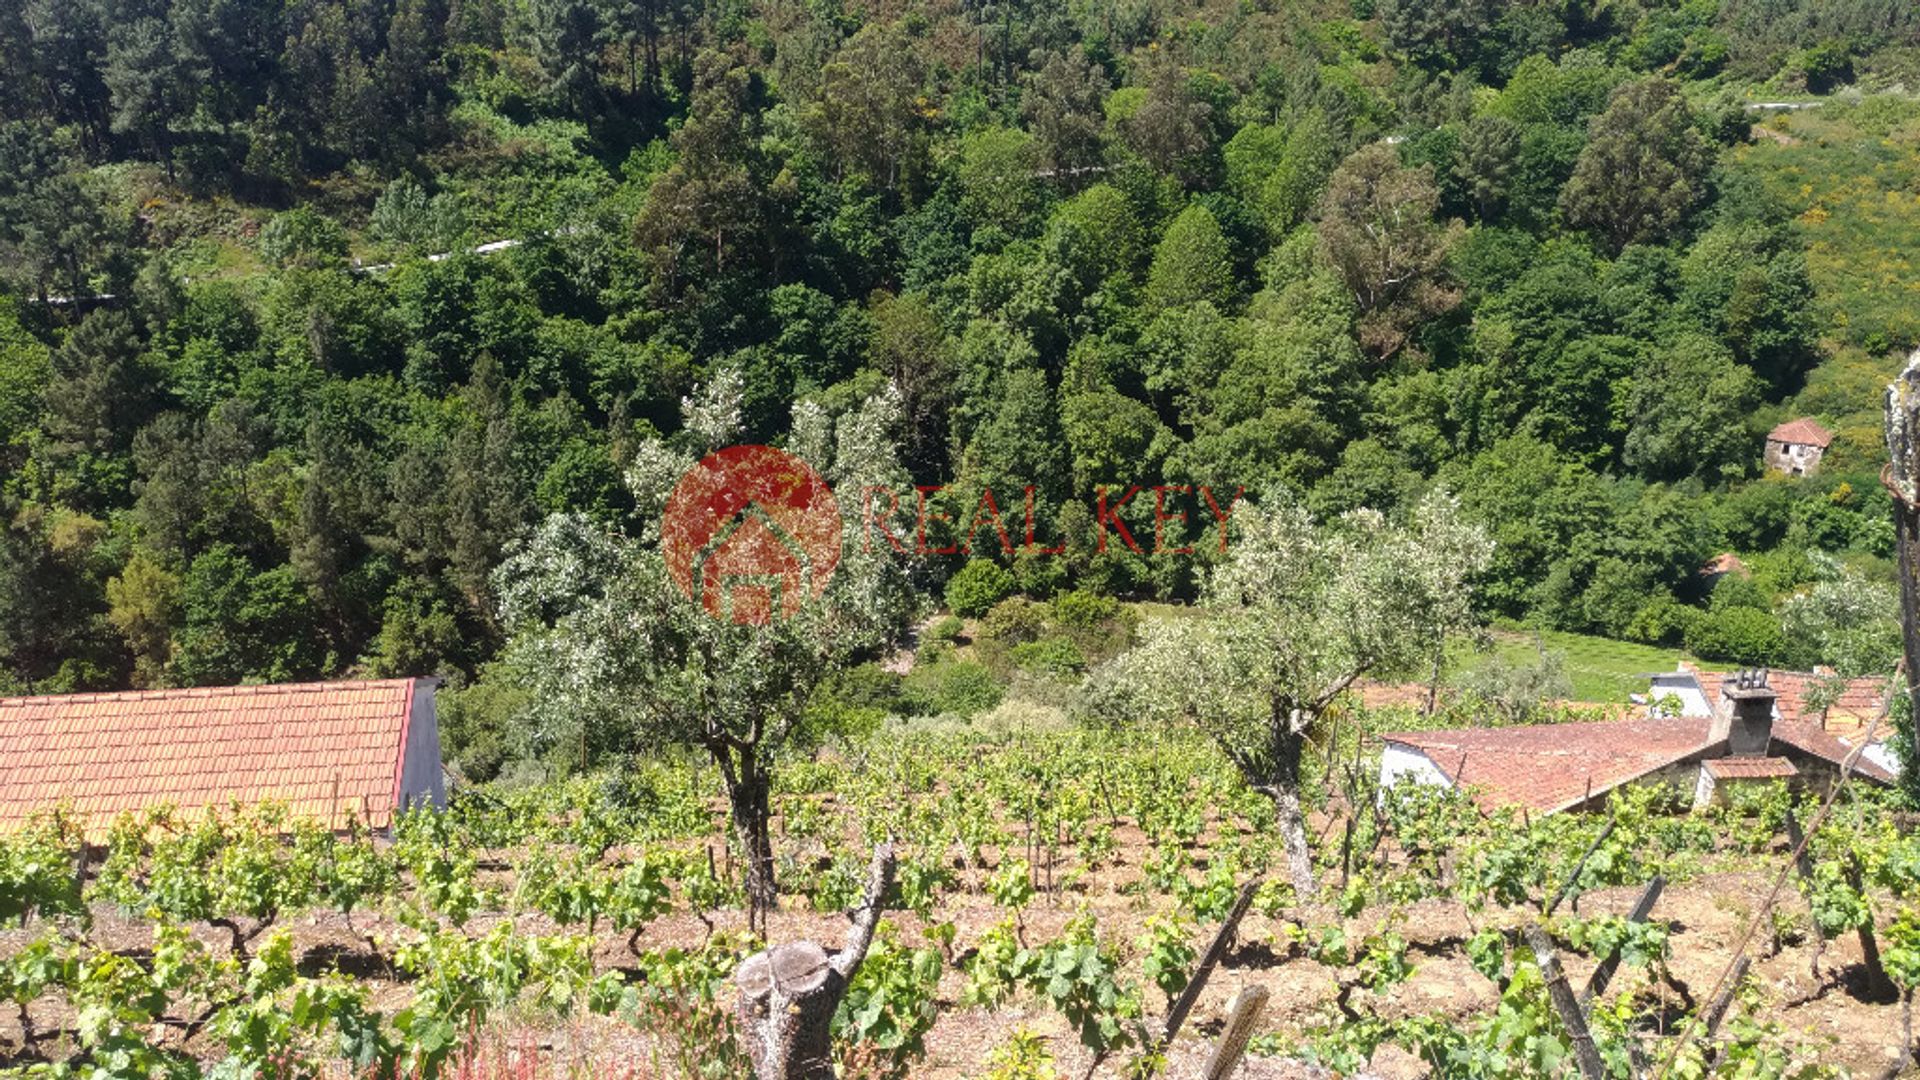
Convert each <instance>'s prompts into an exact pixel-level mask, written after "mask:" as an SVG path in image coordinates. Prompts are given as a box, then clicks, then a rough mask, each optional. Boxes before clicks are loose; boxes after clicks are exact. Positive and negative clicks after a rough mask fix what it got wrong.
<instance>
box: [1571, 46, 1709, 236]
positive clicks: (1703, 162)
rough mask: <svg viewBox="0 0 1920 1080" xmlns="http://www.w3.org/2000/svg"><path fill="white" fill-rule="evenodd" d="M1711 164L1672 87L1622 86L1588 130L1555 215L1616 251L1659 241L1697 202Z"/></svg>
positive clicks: (1668, 83) (1651, 83) (1663, 82)
mask: <svg viewBox="0 0 1920 1080" xmlns="http://www.w3.org/2000/svg"><path fill="white" fill-rule="evenodd" d="M1711 164H1712V154H1711V153H1710V151H1709V149H1708V146H1707V141H1706V139H1705V138H1704V137H1703V136H1702V135H1701V134H1700V131H1699V129H1698V127H1697V126H1696V125H1695V123H1694V118H1693V110H1692V109H1690V108H1688V106H1687V99H1686V97H1685V96H1684V95H1682V94H1681V92H1680V85H1679V84H1678V83H1676V82H1673V81H1672V80H1670V79H1660V78H1653V79H1642V80H1640V81H1638V82H1631V83H1627V84H1625V85H1623V86H1621V87H1619V88H1617V89H1615V90H1614V92H1613V96H1612V97H1611V98H1610V99H1609V100H1608V102H1607V110H1606V111H1605V112H1603V113H1601V114H1600V115H1599V116H1596V117H1594V119H1593V122H1592V123H1591V124H1590V125H1589V126H1588V128H1587V146H1586V149H1584V150H1582V151H1580V158H1579V160H1578V161H1577V162H1575V163H1574V167H1573V176H1572V178H1571V179H1569V180H1568V181H1567V186H1566V188H1565V189H1564V190H1562V191H1561V193H1560V209H1561V211H1562V212H1563V213H1565V214H1566V216H1567V220H1568V221H1569V222H1571V223H1573V224H1574V225H1577V226H1580V227H1582V228H1586V229H1590V230H1592V231H1593V232H1595V233H1597V234H1599V235H1600V236H1601V237H1602V238H1603V239H1604V240H1605V241H1606V242H1607V244H1608V245H1609V246H1610V247H1611V248H1612V250H1614V251H1616V252H1617V251H1619V250H1620V249H1621V248H1624V247H1626V246H1627V245H1628V244H1631V243H1634V242H1635V241H1641V240H1651V241H1658V240H1661V239H1664V238H1665V237H1667V236H1669V235H1671V234H1672V233H1673V231H1674V230H1675V229H1676V228H1678V227H1679V225H1680V223H1681V221H1682V220H1683V219H1684V218H1685V217H1686V214H1687V211H1689V210H1691V209H1692V208H1693V206H1694V204H1695V203H1697V202H1698V201H1699V200H1700V197H1701V195H1702V194H1703V192H1704V190H1705V189H1704V184H1705V182H1706V174H1707V168H1708V166H1709V165H1711Z"/></svg>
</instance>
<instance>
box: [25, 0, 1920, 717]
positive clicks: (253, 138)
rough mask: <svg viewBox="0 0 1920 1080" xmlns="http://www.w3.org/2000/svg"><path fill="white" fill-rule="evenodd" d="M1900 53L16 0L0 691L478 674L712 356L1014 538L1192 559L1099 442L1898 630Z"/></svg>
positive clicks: (1790, 21)
mask: <svg viewBox="0 0 1920 1080" xmlns="http://www.w3.org/2000/svg"><path fill="white" fill-rule="evenodd" d="M1916 84H1920V9H1915V8H1914V7H1913V6H1912V5H1911V4H1907V3H1903V2H1901V0H1879V2H1873V3H1857V2H1844V0H1719V2H1717V3H1716V2H1714V0H1685V2H1682V3H1678V4H1672V3H1663V2H1656V0H1648V2H1646V3H1635V2H1632V0H1566V2H1561V0H1541V2H1536V3H1518V2H1509V0H1467V2H1460V0H1352V2H1351V3H1338V2H1331V0H1258V2H1247V3H1239V4H1226V3H1208V4H1191V3H1184V2H1180V0H1161V2H1153V0H1103V2H1101V3H1088V2H1074V3H1069V4H1066V5H1052V4H1022V3H1008V2H995V3H989V4H958V3H949V2H945V0H898V2H888V3H871V4H858V3H851V2H848V3H841V2H838V0H812V2H810V3H807V4H799V3H785V2H760V3H747V2H727V3H721V2H706V0H372V2H344V0H11V2H7V3H3V4H0V85H3V86H4V88H5V92H4V93H0V119H4V122H5V126H4V128H0V289H4V294H3V295H0V526H3V530H4V531H0V688H4V689H6V690H9V691H32V692H51V691H60V690H69V689H81V688H104V687H122V686H129V685H131V686H156V685H177V684H198V683H228V682H235V681H241V680H290V679H305V678H313V677H320V676H332V675H340V674H346V673H351V674H368V675H385V674H401V673H406V674H424V673H432V672H439V673H443V674H445V675H448V676H449V677H451V678H452V679H454V680H455V682H456V684H465V683H467V682H470V681H471V680H473V679H474V678H475V677H477V676H480V675H481V673H483V672H484V671H485V670H486V669H485V665H486V664H487V663H488V661H489V660H490V659H491V658H492V657H493V656H494V655H495V654H496V653H497V652H498V650H499V649H500V647H501V646H502V645H503V643H504V642H505V640H506V638H507V636H508V628H507V627H505V626H504V625H503V623H502V617H501V614H500V609H499V606H498V602H497V601H498V597H497V596H496V588H497V585H498V581H497V579H496V577H495V573H494V572H495V570H496V569H497V568H498V567H499V565H500V564H501V562H502V560H503V559H504V558H506V557H507V556H508V554H509V553H510V552H512V551H513V550H514V548H515V544H516V542H518V541H519V540H520V539H521V538H523V537H525V536H526V535H528V534H529V533H530V532H531V531H532V529H533V528H534V527H535V526H536V525H537V524H538V523H539V522H540V521H541V520H542V519H543V518H544V517H546V516H547V515H549V514H552V513H555V512H572V513H578V514H584V515H588V516H589V517H591V518H593V519H596V520H598V521H600V522H602V523H604V524H606V525H609V526H616V527H620V528H623V529H626V530H629V531H631V532H634V533H636V534H638V533H640V532H642V531H644V529H645V527H646V524H647V522H646V521H644V520H642V519H643V518H645V517H646V516H647V515H648V514H649V513H651V509H650V508H641V507H637V506H636V504H635V501H634V497H633V495H632V493H631V489H630V487H629V485H628V484H627V483H626V482H625V480H624V478H625V476H626V474H627V472H628V471H629V469H630V467H631V466H632V465H633V464H634V461H635V458H636V455H638V454H641V453H642V448H643V447H646V446H648V445H651V444H652V442H653V441H654V440H658V439H664V440H665V442H666V444H667V445H668V446H669V447H675V448H682V447H688V446H692V445H694V443H693V442H692V441H691V440H690V436H689V435H688V434H686V433H685V432H684V431H683V430H682V428H683V423H684V420H683V410H682V401H683V398H687V397H689V396H693V395H699V394H701V393H709V392H710V391H708V390H703V389H702V388H705V387H711V386H713V385H714V384H716V383H721V384H724V385H732V380H733V379H734V378H735V377H737V379H738V386H739V400H740V411H741V419H742V423H743V426H744V433H743V434H744V437H745V438H746V439H748V440H750V441H764V442H774V443H781V442H784V441H785V440H786V439H787V436H788V433H789V427H790V425H791V424H792V422H793V416H794V412H793V406H794V404H795V403H796V402H801V403H811V405H810V408H817V410H818V414H820V415H824V416H825V417H827V418H833V417H837V416H840V415H842V414H845V413H848V412H849V411H850V410H853V409H855V408H856V407H857V406H858V405H859V404H860V403H861V402H863V401H865V400H867V399H868V398H869V397H870V396H872V395H873V394H874V393H875V392H876V391H877V390H879V389H880V388H881V387H882V386H884V385H886V384H888V383H891V385H892V386H893V387H894V388H895V389H896V390H897V393H898V396H899V416H900V419H899V423H898V424H897V429H896V430H894V431H892V432H891V433H890V435H891V437H892V439H893V441H894V442H895V443H896V445H897V447H898V451H899V454H900V457H901V459H902V461H904V463H905V464H906V466H907V468H908V469H909V470H910V472H911V473H912V477H913V479H914V481H915V482H917V483H920V484H942V485H951V486H952V487H953V488H954V489H955V490H956V491H957V492H960V493H973V492H977V491H978V490H980V488H982V487H991V488H993V489H994V490H995V491H996V492H997V493H999V495H1000V500H1001V505H1002V506H1003V507H1006V506H1008V504H1009V503H1010V502H1011V503H1013V504H1014V505H1016V506H1017V504H1018V501H1019V498H1020V493H1021V492H1022V491H1023V489H1024V488H1025V487H1026V486H1027V485H1032V486H1033V487H1034V489H1035V495H1034V500H1035V507H1036V517H1037V519H1038V520H1039V521H1040V523H1041V525H1040V536H1041V539H1042V540H1043V541H1046V540H1049V539H1052V538H1058V537H1064V538H1066V540H1067V541H1068V544H1069V550H1068V552H1067V554H1066V555H1065V556H1064V557H1061V558H1022V559H1017V560H1012V561H1011V562H1010V564H1009V569H1010V571H1011V573H1012V582H1011V584H1012V585H1013V586H1014V587H1017V588H1019V589H1021V590H1024V591H1026V592H1027V593H1029V594H1030V595H1033V596H1036V597H1045V596H1049V595H1053V594H1055V593H1057V592H1060V591H1062V590H1068V589H1082V590H1087V591H1090V592H1093V593H1100V594H1107V595H1111V596H1117V597H1123V598H1134V599H1174V600H1177V599H1182V598H1185V597H1187V596H1189V595H1190V594H1191V591H1192V589H1193V587H1194V583H1195V574H1196V571H1197V569H1198V568H1199V567H1201V566H1203V565H1204V563H1205V561H1206V553H1207V552H1208V551H1209V550H1210V549H1209V546H1208V545H1207V544H1205V543H1201V544H1199V545H1198V548H1199V554H1198V555H1197V556H1196V557H1194V558H1186V557H1175V556H1171V555H1160V556H1156V555H1153V554H1152V553H1151V551H1150V550H1149V551H1148V552H1147V553H1144V554H1135V553H1133V552H1132V551H1129V550H1126V549H1125V548H1124V547H1122V546H1119V545H1110V546H1109V547H1108V548H1107V550H1106V551H1104V552H1101V551H1097V550H1095V548H1094V545H1093V542H1092V535H1091V533H1090V531H1089V530H1090V525H1091V515H1092V513H1093V511H1092V509H1091V508H1092V507H1093V505H1094V499H1095V493H1096V490H1097V489H1098V488H1099V487H1100V486H1101V485H1110V486H1111V485H1119V486H1120V487H1122V488H1124V487H1127V486H1131V485H1136V484H1140V485H1153V484H1169V485H1193V486H1197V485H1202V484H1205V485H1210V486H1211V488H1212V489H1213V490H1217V491H1227V492H1231V491H1233V490H1235V489H1236V488H1239V487H1244V488H1245V489H1246V490H1247V491H1248V492H1249V493H1253V494H1256V495H1257V494H1258V493H1262V492H1267V491H1272V490H1276V489H1277V488H1280V487H1285V488H1288V489H1291V490H1292V491H1293V492H1294V493H1296V494H1297V495H1298V496H1299V497H1300V498H1302V499H1303V500H1304V501H1305V503H1306V505H1307V506H1308V507H1309V508H1310V509H1312V510H1313V511H1314V512H1315V513H1317V514H1322V515H1326V514H1333V513H1337V512H1339V511H1343V510H1347V509H1351V508H1354V507H1359V506H1370V507H1374V508H1377V509H1381V510H1384V511H1388V512H1392V511H1394V510H1396V509H1397V508H1400V507H1403V506H1406V505H1409V504H1410V502H1411V500H1413V499H1414V498H1416V497H1417V496H1419V495H1421V494H1422V493H1424V492H1425V491H1427V490H1428V489H1430V488H1433V487H1435V486H1440V485H1444V486H1446V487H1447V488H1449V489H1451V490H1452V491H1454V492H1455V493H1457V494H1458V495H1459V497H1460V499H1461V501H1462V505H1463V507H1464V508H1465V511H1466V513H1467V514H1468V516H1470V517H1471V518H1473V519H1475V520H1477V521H1479V522H1481V523H1483V524H1485V525H1486V526H1487V527H1488V528H1489V529H1490V530H1491V532H1492V533H1493V535H1494V536H1495V538H1496V539H1497V541H1498V544H1499V546H1498V549H1497V552H1496V554H1495V556H1494V563H1493V566H1492V569H1491V570H1490V571H1489V572H1488V574H1487V575H1486V577H1485V580H1484V581H1483V583H1482V586H1481V590H1480V596H1481V600H1482V603H1483V604H1484V606H1485V609H1486V611H1485V614H1487V615H1490V616H1501V617H1508V618H1513V619H1524V620H1531V621H1532V622H1534V623H1536V624H1538V625H1541V626H1545V627H1552V628H1556V629H1563V630H1573V631H1581V632H1588V633H1598V634H1604V635H1608V636H1613V637H1623V638H1629V639H1635V640H1640V641H1647V642H1657V643H1663V644H1685V645H1686V646H1687V647H1688V648H1690V649H1692V650H1693V651H1695V652H1697V653H1700V654H1702V655H1708V656H1714V657H1718V658H1721V659H1726V660H1730V661H1745V662H1774V663H1792V664H1796V665H1810V664H1813V663H1817V662H1825V663H1835V664H1838V665H1840V666H1842V667H1845V668H1851V669H1854V670H1861V671H1866V670H1882V669H1884V666H1885V665H1886V664H1887V663H1889V662H1890V660H1891V658H1892V657H1893V656H1894V655H1896V654H1897V651H1898V649H1897V640H1896V639H1894V638H1893V637H1892V636H1890V633H1889V632H1888V630H1887V624H1886V620H1887V618H1888V616H1889V615H1890V613H1891V612H1892V610H1893V601H1892V595H1893V594H1892V592H1891V589H1890V588H1889V587H1888V586H1887V585H1886V584H1885V583H1886V582H1887V581H1890V580H1891V575H1890V572H1889V571H1888V569H1887V565H1886V557H1887V555H1888V553H1889V551H1890V547H1891V525H1890V520H1889V516H1888V511H1887V505H1886V497H1885V495H1884V493H1883V491H1882V490H1881V488H1880V486H1879V483H1878V479H1877V472H1878V464H1879V461H1880V460H1881V458H1880V456H1879V455H1880V453H1881V451H1880V449H1879V447H1878V446H1877V444H1876V440H1877V438H1878V429H1877V427H1876V424H1875V420H1874V417H1875V415H1876V410H1877V408H1878V398H1877V395H1878V388H1879V386H1880V385H1881V384H1882V383H1883V382H1884V380H1885V377H1886V376H1887V375H1889V374H1891V372H1892V371H1893V370H1894V369H1895V367H1896V365H1897V362H1898V358H1899V356H1900V354H1901V353H1903V352H1904V350H1905V349H1906V348H1909V347H1911V346H1912V345H1914V344H1915V340H1916V337H1920V317H1916V315H1915V314H1914V313H1915V311H1916V310H1920V309H1917V308H1916V307H1915V304H1914V301H1915V300H1916V295H1915V292H1914V289H1915V285H1914V282H1915V280H1916V277H1915V274H1914V271H1913V267H1912V265H1911V262H1910V260H1911V258H1912V252H1913V246H1912V245H1911V244H1908V243H1905V242H1903V241H1902V240H1901V239H1900V238H1901V237H1906V238H1913V237H1916V236H1920V193H1917V192H1916V188H1915V184H1916V178H1917V177H1920V103H1916V101H1915V100H1914V98H1913V97H1912V96H1911V94H1910V93H1908V92H1907V91H1906V90H1904V89H1902V87H1903V86H1906V87H1911V86H1913V85H1916ZM1782 99H1786V100H1809V99H1811V100H1818V101H1819V102H1820V107H1819V108H1817V109H1809V110H1805V111H1803V112H1795V113H1792V114H1790V115H1789V114H1784V113H1780V112H1777V111H1775V110H1769V109H1754V108H1750V106H1752V105H1754V104H1757V103H1766V102H1775V101H1779V100H1782ZM500 240H513V241H518V243H517V244H514V245H501V246H497V247H496V248H493V249H489V250H487V251H484V252H479V253H474V252H469V251H468V249H470V248H473V247H475V246H477V245H482V244H489V243H491V242H494V241H500ZM436 253H453V254H450V255H448V256H447V257H444V258H440V257H435V258H432V259H429V258H427V257H426V256H428V255H429V254H436ZM1799 416H1812V417H1815V418H1817V419H1819V420H1821V421H1822V422H1823V423H1825V424H1826V425H1827V426H1828V427H1830V428H1832V429H1833V430H1834V431H1835V432H1836V434H1837V439H1836V441H1835V443H1834V445H1833V446H1832V447H1831V448H1830V449H1829V451H1828V453H1827V460H1826V463H1825V466H1824V468H1823V469H1822V471H1821V472H1820V474H1819V475H1818V476H1816V477H1812V478H1806V479H1787V478H1783V477H1778V476H1775V477H1767V476H1763V475H1762V467H1761V457H1760V451H1761V439H1762V437H1763V435H1764V433H1765V432H1766V431H1767V430H1768V429H1770V428H1771V427H1773V426H1774V425H1775V424H1776V423H1778V422H1780V421H1782V420H1785V419H1791V418H1795V417H1799ZM1150 500H1151V493H1149V497H1148V498H1145V499H1139V500H1136V501H1135V502H1134V503H1132V504H1130V508H1129V513H1131V514H1133V515H1135V516H1134V519H1133V520H1134V521H1135V522H1136V523H1137V525H1136V531H1137V532H1139V533H1142V534H1150V533H1151V532H1152V530H1153V528H1154V521H1153V517H1152V504H1151V501H1150ZM953 501H954V504H955V505H954V507H953V510H954V513H955V516H956V517H958V516H960V515H961V514H963V513H964V512H965V510H966V509H967V507H969V506H971V505H973V503H972V501H971V500H970V498H967V497H963V496H961V495H956V496H955V497H954V499H953ZM1208 525H1209V522H1208V520H1207V519H1206V517H1205V516H1204V515H1198V516H1196V517H1195V518H1194V520H1193V522H1192V529H1193V531H1194V532H1195V533H1196V534H1197V533H1199V532H1201V531H1203V530H1204V529H1205V528H1206V527H1207V526H1208ZM1725 551H1731V552H1735V553H1737V554H1738V555H1739V556H1740V557H1741V559H1742V560H1743V561H1744V562H1745V564H1746V566H1747V567H1748V568H1749V569H1750V571H1751V573H1750V575H1746V576H1743V575H1740V574H1732V575H1727V576H1725V577H1723V578H1721V579H1720V581H1721V583H1720V584H1719V585H1718V586H1717V587H1713V588H1711V589H1710V588H1709V583H1708V581H1707V579H1705V578H1703V577H1702V576H1701V575H1700V573H1699V570H1700V568H1701V567H1702V565H1703V564H1705V563H1706V562H1707V561H1708V560H1709V559H1711V558H1713V557H1714V556H1716V555H1717V554H1719V553H1721V552H1725ZM1829 556H1831V557H1829ZM960 565H961V557H960V556H959V555H955V556H952V557H949V558H946V559H945V560H944V561H943V559H942V558H940V557H934V558H932V559H931V560H930V561H929V562H928V563H927V565H926V566H925V567H924V574H923V579H922V581H921V584H922V585H923V586H925V587H926V588H927V590H928V591H929V594H930V595H937V593H938V590H939V588H940V586H941V584H942V583H943V582H944V580H945V579H946V577H947V576H948V575H949V574H951V573H952V572H954V571H955V570H957V569H958V568H959V566H960ZM504 689H506V690H509V691H510V690H511V688H510V687H507V688H504Z"/></svg>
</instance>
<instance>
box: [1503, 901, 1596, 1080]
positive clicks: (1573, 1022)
mask: <svg viewBox="0 0 1920 1080" xmlns="http://www.w3.org/2000/svg"><path fill="white" fill-rule="evenodd" d="M1522 932H1523V933H1524V934H1525V935H1526V938H1527V944H1528V945H1529V946H1530V947H1532V949H1533V955H1534V959H1535V960H1537V961H1538V962H1539V964H1540V975H1541V977H1542V978H1544V979H1546V981H1547V996H1548V997H1549V998H1551V999H1552V1000H1553V1011H1554V1012H1557V1013H1559V1014H1560V1023H1561V1024H1562V1025H1563V1026H1565V1027H1566V1029H1567V1038H1568V1040H1569V1041H1571V1042H1572V1043H1573V1059H1574V1061H1575V1062H1577V1063H1578V1064H1579V1066H1580V1075H1581V1077H1583V1078H1584V1080H1603V1078H1604V1077H1605V1076H1606V1075H1607V1066H1606V1062H1604V1061H1602V1060H1601V1059H1600V1050H1599V1048H1598V1047H1596V1046H1594V1044H1593V1033H1592V1032H1590V1031H1588V1030H1587V1014H1586V1013H1584V1012H1582V1011H1581V1010H1580V1000H1579V999H1578V998H1576V997H1575V996H1574V993H1573V987H1572V986H1569V985H1568V984H1567V973H1566V972H1565V971H1563V970H1561V968H1560V958H1559V956H1558V955H1556V954H1555V953H1554V951H1553V942H1552V941H1550V940H1548V938H1547V933H1546V931H1544V930H1542V929H1540V927H1539V926H1537V925H1534V924H1532V923H1529V924H1527V926H1526V927H1525V928H1524V929H1523V931H1522Z"/></svg>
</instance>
